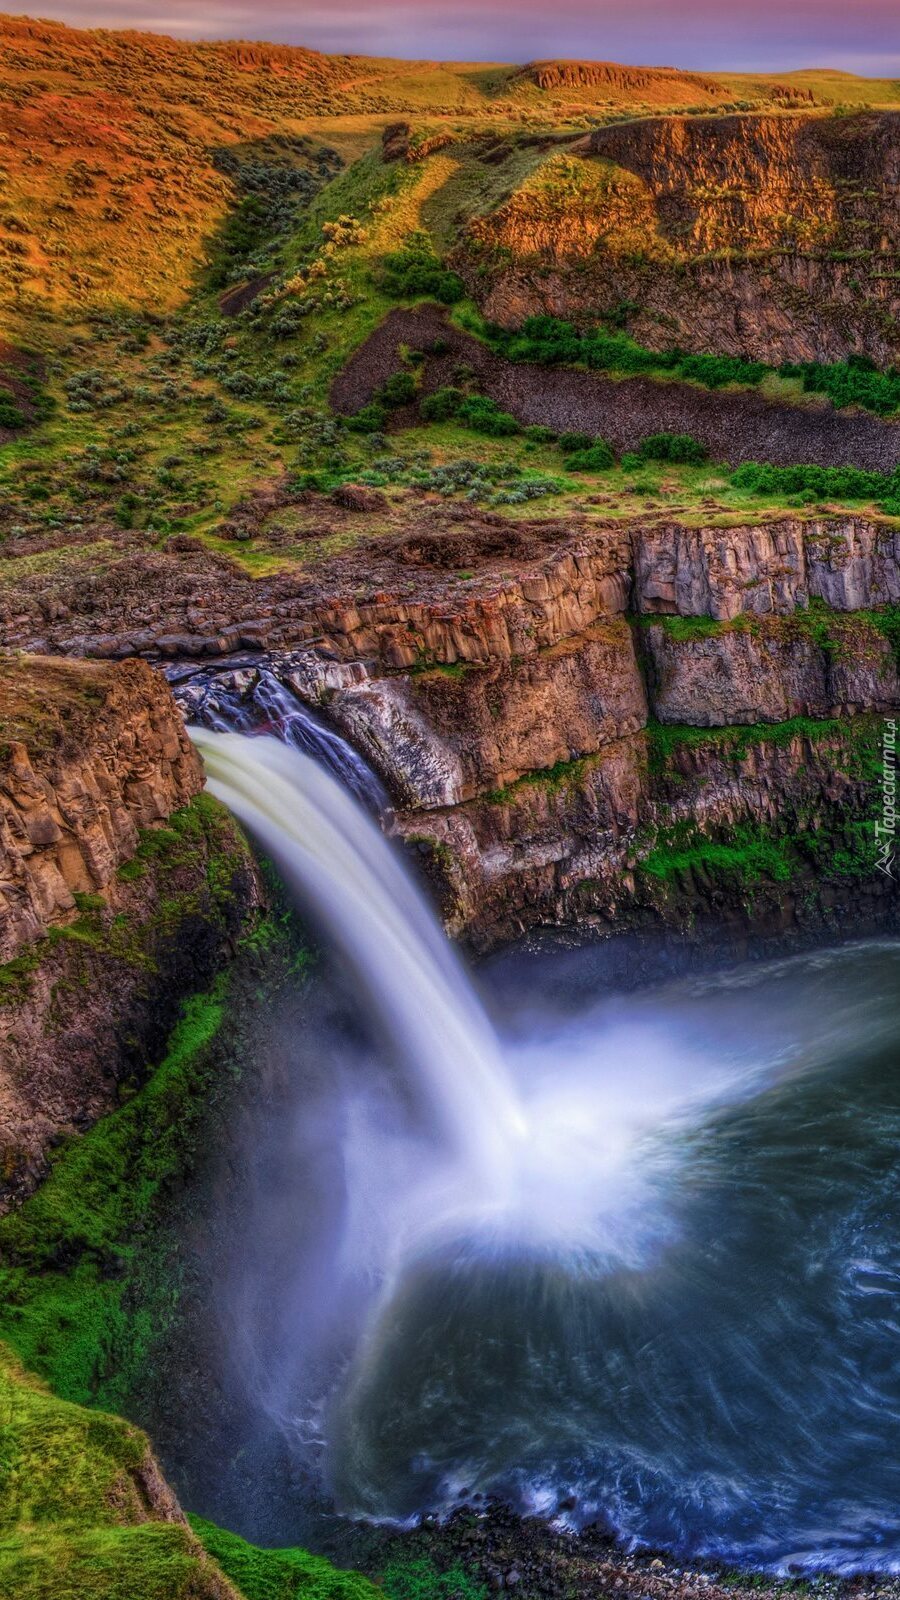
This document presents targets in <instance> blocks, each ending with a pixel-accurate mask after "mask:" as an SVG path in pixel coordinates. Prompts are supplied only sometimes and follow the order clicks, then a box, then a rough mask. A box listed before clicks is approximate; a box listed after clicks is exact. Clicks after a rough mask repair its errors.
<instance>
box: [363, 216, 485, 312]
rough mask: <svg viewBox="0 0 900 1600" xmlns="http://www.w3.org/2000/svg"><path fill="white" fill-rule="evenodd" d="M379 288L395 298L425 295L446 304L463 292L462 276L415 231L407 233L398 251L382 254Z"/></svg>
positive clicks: (425, 236) (451, 302)
mask: <svg viewBox="0 0 900 1600" xmlns="http://www.w3.org/2000/svg"><path fill="white" fill-rule="evenodd" d="M383 288H384V290H385V293H386V294H389V295H392V296H393V297H394V299H397V300H411V299H414V298H415V297H416V296H417V295H426V294H427V295H431V297H432V298H433V299H435V300H440V301H441V302H442V303H443V304H444V305H448V306H449V305H454V304H455V302H456V301H457V300H461V299H462V297H463V294H464V293H465V288H464V285H463V281H462V279H461V278H459V277H457V275H456V273H455V272H449V271H448V270H447V268H446V267H445V266H444V264H443V262H442V261H441V260H440V259H439V258H438V257H437V256H436V255H435V254H434V251H433V250H432V248H431V244H430V241H429V239H428V237H427V235H425V234H418V233H417V234H412V235H411V236H410V238H409V239H408V240H407V242H406V244H405V245H404V247H403V249H402V250H392V251H391V252H390V253H389V254H388V255H386V256H385V258H384V279H383Z"/></svg>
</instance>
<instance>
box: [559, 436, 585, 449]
mask: <svg viewBox="0 0 900 1600" xmlns="http://www.w3.org/2000/svg"><path fill="white" fill-rule="evenodd" d="M590 443H591V436H590V434H589V433H561V434H560V436H559V447H560V449H561V450H564V451H566V452H567V453H568V452H571V451H572V450H587V449H588V447H589V446H590Z"/></svg>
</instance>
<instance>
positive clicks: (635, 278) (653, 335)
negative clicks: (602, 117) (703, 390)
mask: <svg viewBox="0 0 900 1600" xmlns="http://www.w3.org/2000/svg"><path fill="white" fill-rule="evenodd" d="M898 120H900V119H898V114H897V113H896V112H894V111H884V112H860V113H858V114H856V115H854V116H850V117H834V116H820V115H812V114H808V115H796V114H795V115H790V116H785V115H778V114H776V115H772V114H763V115H759V114H757V115H745V116H724V117H722V116H720V117H690V116H688V117H672V116H669V117H655V118H644V119H637V120H634V121H632V122H627V123H620V124H617V125H612V126H607V127H602V128H598V129H596V130H595V131H594V132H593V133H591V134H590V135H588V136H587V137H586V138H585V139H584V140H582V141H581V142H580V144H578V145H576V146H573V147H572V150H573V152H574V153H577V155H578V156H580V157H581V166H580V168H576V169H574V170H573V171H570V172H569V173H568V174H567V177H568V182H567V184H566V185H565V186H564V187H563V188H562V189H560V186H559V184H558V183H555V182H554V174H553V173H552V172H550V173H548V175H547V178H546V181H545V182H544V183H543V184H541V183H540V182H538V181H532V182H531V183H530V184H527V185H526V186H525V187H524V188H523V189H521V190H519V191H517V192H516V193H515V194H514V195H513V196H512V197H511V198H510V199H509V200H507V201H506V202H505V204H504V205H503V206H502V207H501V208H500V209H499V210H498V211H496V212H494V213H492V214H489V215H487V216H485V217H479V218H476V219H475V220H474V221H473V222H472V223H471V224H470V229H469V237H468V242H467V244H466V245H464V246H463V247H462V248H461V249H460V250H459V251H458V252H457V253H456V256H455V258H454V264H455V266H456V267H457V269H458V270H459V271H460V272H462V274H463V275H464V277H466V279H467V281H468V283H469V287H470V289H471V291H472V293H473V294H475V296H476V298H477V299H478V300H479V303H480V305H481V307H482V310H483V311H484V313H485V315H486V316H487V317H489V318H490V319H491V320H493V321H496V322H499V323H501V324H503V325H504V326H509V327H514V326H516V325H518V324H519V323H520V322H521V321H522V320H524V318H525V317H528V316H533V315H537V314H541V313H550V314H552V315H555V316H561V317H574V318H576V319H578V318H583V319H587V320H590V319H593V320H597V319H598V318H602V317H604V316H607V315H609V314H610V313H612V312H616V311H618V310H619V309H620V308H621V307H622V306H628V307H630V308H632V309H631V311H630V313H629V317H628V330H629V332H630V333H632V334H633V336H634V337H635V338H636V339H638V340H639V341H640V342H641V343H643V344H646V345H648V346H649V347H650V348H651V349H665V348H671V347H672V346H673V345H678V346H680V347H681V348H684V349H687V350H697V351H709V352H714V353H722V352H725V353H728V354H733V355H742V356H746V357H748V358H750V359H754V360H762V361H766V362H769V363H772V364H775V365H778V364H780V363H781V362H785V361H810V360H819V361H839V360H842V359H844V358H845V357H846V356H847V355H848V354H850V353H852V352H857V353H865V354H867V355H869V356H870V357H871V358H872V359H873V360H875V361H877V362H878V363H879V364H882V365H884V364H888V363H890V362H891V361H893V360H895V359H896V357H897V352H898V348H900V346H898V323H897V319H898V313H900V292H898V286H897V285H898V279H897V262H898V258H900V237H898V229H897V215H898V211H897V197H898V190H900V165H898V156H897V151H898V149H900V140H898V136H897V128H898ZM575 216H577V217H578V226H577V227H575V226H573V225H572V223H573V218H574V217H575Z"/></svg>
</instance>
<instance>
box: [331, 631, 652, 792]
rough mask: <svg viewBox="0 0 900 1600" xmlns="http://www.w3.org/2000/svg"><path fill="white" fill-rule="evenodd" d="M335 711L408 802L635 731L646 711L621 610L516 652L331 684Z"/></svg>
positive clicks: (497, 781)
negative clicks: (481, 661)
mask: <svg viewBox="0 0 900 1600" xmlns="http://www.w3.org/2000/svg"><path fill="white" fill-rule="evenodd" d="M330 709H331V714H332V716H333V717H334V719H335V720H336V721H337V723H338V724H339V725H340V726H341V727H342V728H343V729H344V730H345V731H346V732H347V733H348V734H349V735H350V736H351V737H352V738H353V740H354V742H355V743H356V744H358V746H359V747H360V749H361V750H362V751H363V752H364V754H366V755H367V756H368V757H369V759H370V761H371V762H372V764H373V766H375V767H377V768H378V769H379V770H380V771H381V772H382V774H383V775H384V776H385V777H386V778H387V779H388V781H389V782H391V783H392V784H393V786H394V788H395V790H400V791H401V792H402V793H403V796H404V799H405V801H406V803H407V804H411V805H429V804H433V803H434V797H435V796H436V795H437V794H439V795H440V796H441V799H440V801H439V803H440V804H443V805H455V804H457V803H458V802H460V801H462V800H466V799H468V798H469V797H470V796H471V795H473V794H476V793H478V792H479V791H480V790H483V789H484V788H486V787H487V788H494V787H497V788H499V787H500V786H501V785H503V784H505V783H510V782H514V781H515V779H516V778H518V777H520V776H521V774H522V773H523V772H527V771H530V770H532V769H533V768H537V767H552V766H553V765H554V764H555V763H556V762H558V761H567V760H569V758H570V756H571V754H572V752H573V751H587V750H590V751H594V750H597V749H599V748H600V746H601V745H603V744H606V743H608V742H609V741H610V740H612V739H617V738H620V737H621V736H622V734H623V733H633V732H636V731H637V730H638V729H639V728H642V727H643V726H644V723H645V721H646V715H647V708H646V700H645V696H644V686H643V682H642V680H641V674H640V671H639V669H638V664H637V659H636V656H635V652H634V647H633V640H632V634H631V631H630V629H629V627H628V625H627V624H626V623H625V622H624V620H621V619H619V620H614V621H609V622H605V623H598V624H596V625H595V626H594V627H592V628H591V629H590V630H589V631H588V632H587V633H583V634H576V635H574V636H571V637H568V638H565V639H563V640H561V641H560V642H559V643H558V644H555V645H552V646H548V647H547V648H546V649H543V650H539V651H536V652H534V651H533V652H531V653H530V654H528V655H526V656H525V657H523V658H522V659H521V660H520V661H516V662H511V661H509V660H508V659H503V658H501V659H500V660H499V661H495V662H493V663H491V664H489V665H486V666H484V667H473V668H470V669H468V670H462V671H459V672H454V671H451V672H443V671H441V670H437V671H430V672H422V673H417V674H415V675H412V676H406V675H403V676H395V677H392V678H390V679H387V680H381V681H378V682H376V683H374V684H373V683H371V682H367V683H363V684H361V685H359V686H358V687H353V688H349V689H345V690H343V691H339V692H338V693H336V694H334V695H333V696H332V697H331V700H330ZM398 757H399V759H398Z"/></svg>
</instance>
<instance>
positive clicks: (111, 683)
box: [0, 657, 258, 1210]
mask: <svg viewBox="0 0 900 1600" xmlns="http://www.w3.org/2000/svg"><path fill="white" fill-rule="evenodd" d="M202 787H203V773H202V769H201V766H200V763H199V760H198V758H197V756H196V754H195V752H194V750H193V747H192V746H191V744H190V741H189V740H188V738H187V736H186V734H185V731H184V725H183V723H182V720H181V718H180V716H179V714H178V711H177V708H176V706H175V703H174V701H173V699H172V696H171V693H170V692H169V689H168V687H167V685H166V683H165V680H164V679H163V678H162V677H161V675H159V674H158V673H156V672H155V671H154V670H153V669H152V668H151V667H150V666H148V665H147V664H146V663H144V662H138V661H133V662H125V663H122V664H121V665H118V666H106V665H103V664H100V663H91V662H78V661H63V660H58V659H46V658H36V657H31V658H29V657H9V658H7V659H6V660H4V662H3V686H2V692H0V1210H2V1209H5V1208H6V1207H7V1206H8V1205H9V1204H10V1203H11V1202H12V1201H13V1200H15V1199H18V1198H20V1197H21V1196H22V1195H24V1194H25V1193H27V1192H28V1191H29V1189H31V1188H32V1187H33V1186H34V1184H35V1183H36V1182H37V1181H38V1180H39V1178H40V1177H41V1175H42V1174H43V1172H44V1171H45V1170H46V1163H47V1158H48V1154H49V1151H50V1149H51V1148H52V1146H53V1145H54V1144H55V1143H56V1142H58V1140H59V1139H60V1138H61V1137H62V1136H64V1135H66V1134H69V1133H72V1132H75V1131H78V1130H81V1129H83V1128H85V1127H87V1126H89V1125H90V1124H91V1123H92V1122H94V1121H96V1120H97V1118H98V1117H100V1116H101V1115H103V1113H104V1112H106V1111H108V1110H110V1109H111V1108H112V1107H113V1106H114V1105H115V1104H116V1103H117V1101H118V1099H119V1096H120V1094H121V1092H122V1091H123V1089H127V1088H128V1086H132V1087H133V1086H134V1085H136V1084H137V1083H139V1082H140V1081H141V1079H142V1077H143V1075H144V1074H145V1073H146V1072H147V1071H148V1070H149V1069H150V1067H151V1066H152V1065H153V1063H154V1061H155V1059H156V1058H157V1057H158V1053H159V1052H160V1051H161V1050H162V1048H163V1046H164V1043H165V1039H166V1036H167V1034H168V1032H169V1030H170V1028H171V1026H172V1025H173V1023H174V1021H175V1019H176V1017H177V1015H178V1011H179V1006H180V1003H181V1001H182V1000H183V999H184V998H185V997H186V996H187V995H188V994H190V993H192V992H194V991H195V990H197V989H199V988H202V987H203V986H204V985H206V984H208V983H209V982H210V980H211V979H212V977H213V976H214V974H215V972H216V970H217V968H218V966H219V964H220V962H221V961H222V960H223V959H224V958H225V956H226V955H227V952H228V950H229V949H230V948H231V947H232V945H233V944H234V942H235V940H236V939H237V938H238V937H239V934H240V930H241V927H242V925H243V923H244V921H245V919H246V918H247V917H248V916H249V915H250V914H251V913H252V911H253V909H254V907H255V905H256V904H257V901H258V889H257V883H256V877H255V872H254V869H253V866H252V862H251V859H250V857H249V854H248V852H247V850H246V847H245V845H244V844H243V841H242V839H241V837H240V835H239V834H238V832H237V830H236V829H235V827H234V825H233V824H232V822H231V820H230V818H229V817H228V816H227V815H226V814H225V813H224V812H222V811H221V810H220V809H219V808H218V807H217V806H215V805H214V803H212V802H211V801H209V800H208V798H207V797H206V796H205V795H202V794H201V790H202Z"/></svg>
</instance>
